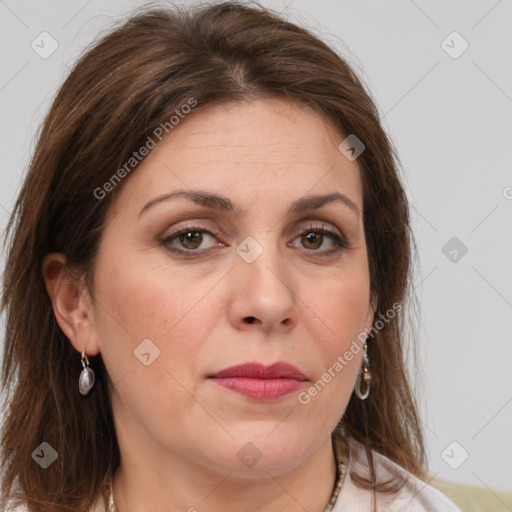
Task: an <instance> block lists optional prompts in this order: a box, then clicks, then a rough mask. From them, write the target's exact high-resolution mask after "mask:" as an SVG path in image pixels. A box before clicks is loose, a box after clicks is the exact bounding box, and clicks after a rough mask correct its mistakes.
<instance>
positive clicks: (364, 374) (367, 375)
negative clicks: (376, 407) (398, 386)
mask: <svg viewBox="0 0 512 512" xmlns="http://www.w3.org/2000/svg"><path fill="white" fill-rule="evenodd" d="M361 378H362V379H361ZM361 380H363V382H364V384H365V386H366V391H365V392H364V393H363V392H362V391H361ZM371 380H372V374H371V372H370V360H369V359H368V345H367V344H366V340H364V342H363V363H362V365H361V368H359V372H358V374H357V378H356V385H355V388H354V391H355V392H356V395H357V397H358V398H359V399H360V400H366V399H367V398H368V395H369V394H370V381H371Z"/></svg>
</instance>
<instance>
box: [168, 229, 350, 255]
mask: <svg viewBox="0 0 512 512" xmlns="http://www.w3.org/2000/svg"><path fill="white" fill-rule="evenodd" d="M190 231H192V232H197V231H198V232H201V233H207V234H209V235H212V236H214V237H215V236H216V235H217V234H218V233H219V232H220V230H219V229H217V228H216V227H215V226H200V225H192V224H190V225H189V224H187V225H186V226H185V227H184V228H182V229H179V230H178V231H176V232H174V233H171V234H170V235H168V236H166V237H164V238H163V239H161V240H159V242H160V243H161V244H162V245H163V246H165V248H166V249H167V250H168V251H171V252H173V253H174V254H176V255H178V256H184V255H187V256H188V257H190V256H192V257H198V256H201V253H202V252H203V251H209V249H179V248H177V247H172V248H171V247H169V246H168V245H167V244H169V243H170V242H171V241H172V240H174V239H175V238H177V237H179V236H180V235H183V234H185V233H188V232H190ZM306 233H317V234H322V235H327V236H329V237H331V239H332V240H333V241H334V242H335V244H336V247H334V248H333V249H329V250H324V251H318V250H315V249H310V250H308V249H306V250H307V251H308V252H310V251H311V252H314V253H317V254H315V256H316V257H321V258H323V257H329V256H332V255H334V254H336V253H338V252H340V251H341V250H343V249H349V244H348V242H347V240H346V239H345V237H344V236H340V235H339V234H338V233H335V232H334V231H331V230H329V229H325V228H324V224H321V225H319V224H310V225H309V226H308V227H307V229H304V230H302V231H300V232H299V233H297V234H296V235H295V237H294V240H295V239H296V238H297V237H299V236H301V235H304V234H306ZM194 253H196V254H194Z"/></svg>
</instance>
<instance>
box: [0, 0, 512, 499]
mask: <svg viewBox="0 0 512 512" xmlns="http://www.w3.org/2000/svg"><path fill="white" fill-rule="evenodd" d="M143 3H144V2H129V1H123V2H121V1H113V0H108V1H103V2H101V3H100V2H99V0H90V1H89V2H87V1H83V2H79V1H67V2H64V1H63V0H61V1H57V0H52V1H48V0H47V1H45V2H37V1H35V0H33V1H27V0H24V1H18V2H15V1H14V0H5V1H0V38H1V47H2V49H3V51H2V56H1V63H0V70H1V75H0V106H1V112H2V116H1V123H0V130H1V131H0V157H1V166H0V205H1V207H0V223H1V227H2V228H3V227H4V226H5V223H6V220H7V218H8V212H9V211H10V210H11V208H12V206H13V201H14V197H15V195H16V193H17V191H18V190H19V187H20V183H21V180H22V176H23V173H24V171H25V167H26V164H27V162H28V159H29V155H30V153H31V151H32V149H33V145H34V136H35V134H36V131H37V129H38V126H39V124H40V123H41V121H42V119H43V116H44V114H45V113H46V111H47V109H48V108H49V106H50V102H51V100H52V98H53V96H54V94H55V92H56V90H57V87H58V85H59V84H60V83H61V82H62V81H63V79H64V78H65V76H66V75H67V73H68V68H67V66H69V65H71V63H72V62H73V61H74V60H75V58H76V56H77V55H78V53H79V52H80V51H81V50H82V49H83V48H84V47H85V46H86V45H87V44H88V43H89V42H90V41H91V40H92V39H93V38H94V37H95V36H96V35H97V34H98V33H99V32H100V31H102V30H106V29H108V24H109V23H111V22H112V21H115V20H118V19H120V18H121V17H122V16H123V15H125V14H126V13H128V12H129V11H130V10H131V8H133V7H135V6H137V5H141V4H143ZM182 3H184V4H190V3H195V2H191V1H190V2H182ZM261 3H262V4H263V5H265V6H268V7H272V8H274V9H276V10H278V11H283V10H284V11H285V12H286V13H287V16H288V18H289V19H290V20H292V21H295V22H297V23H299V24H302V25H305V26H307V27H309V28H310V29H312V30H313V31H314V32H316V33H317V34H318V35H320V36H321V37H322V38H324V40H326V41H327V42H329V43H331V44H332V45H334V46H336V47H337V48H338V49H339V50H340V51H341V52H342V53H343V54H344V55H345V57H346V58H347V59H348V60H349V61H350V62H351V63H352V64H353V65H354V66H355V67H356V69H357V70H358V72H359V74H360V76H361V77H362V78H363V80H364V81H365V83H366V84H367V86H368V87H369V88H370V90H371V92H372V94H373V96H374V98H375V99H376V102H377V105H378V108H379V111H380V112H381V116H382V119H383V123H384V127H385V129H386V130H387V131H388V133H389V134H390V136H391V138H392V140H393V141H394V143H395V145H396V147H397V149H398V152H399V155H400V159H401V163H402V167H403V170H404V174H405V181H406V187H407V190H408V194H409V198H410V201H411V205H412V207H413V221H414V229H415V233H416V239H417V243H418V249H419V265H418V266H417V269H416V276H415V281H414V282H415V291H416V293H417V294H418V298H419V301H420V305H421V309H422V318H421V326H420V328H419V329H418V333H417V335H415V338H416V340H415V341H416V342H417V343H418V345H419V347H420V355H421V358H422V368H423V374H424V375H422V379H421V380H418V381H417V383H416V385H417V386H418V388H419V389H420V390H421V393H420V396H421V404H422V409H423V419H424V424H425V429H426V434H427V441H428V449H429V454H430V470H431V471H432V472H433V473H434V474H435V475H436V476H437V477H438V478H444V479H447V480H453V481H458V482H466V483H470V484H474V485H485V486H489V487H493V488H497V489H503V490H512V435H511V431H512V429H511V427H512V376H511V375H512V364H511V363H512V344H511V334H510V328H511V324H512V321H511V320H512V315H511V313H512V272H511V270H510V266H511V263H512V236H511V229H510V225H511V222H510V221H511V220H512V216H511V214H512V173H511V169H510V163H511V162H512V145H511V140H510V135H511V133H512V131H511V128H512V115H511V114H512V68H511V66H510V63H511V62H512V59H511V53H512V30H511V23H510V22H511V19H512V3H511V2H510V0H499V1H495V0H492V1H487V0H486V1H466V0H465V1H449V2H440V1H435V2H427V1H425V0H423V1H420V0H415V1H413V0H409V1H406V0H393V1H390V0H388V1H382V0H381V1H376V0H375V1H366V2H357V1H355V0H350V1H348V0H343V1H335V0H316V1H314V2H312V1H307V0H295V1H290V0H288V2H286V3H284V2H282V1H279V2H278V1H270V0H267V1H265V0H262V2H261ZM44 31H46V32H48V33H49V34H50V35H51V36H52V37H53V38H54V39H55V40H56V41H57V43H58V48H57V50H56V51H55V52H54V53H53V54H52V55H51V56H49V57H48V58H46V59H43V58H41V57H40V56H39V55H38V54H37V53H36V52H35V51H34V50H33V49H32V48H31V43H32V42H33V41H35V43H34V44H39V45H40V46H42V43H41V42H40V41H41V37H43V36H40V34H41V33H42V32H44ZM454 31H456V32H458V33H459V34H460V36H461V37H462V38H463V39H464V40H465V41H467V43H468V44H469V47H468V48H467V50H466V51H465V52H463V53H462V54H461V55H458V53H459V52H460V50H461V49H463V44H464V43H463V41H462V40H461V39H460V38H459V39H458V36H450V37H448V36H449V35H450V34H451V33H452V32H454ZM447 37H448V39H446V38H447ZM445 40H446V42H445V43H444V44H442V42H443V41H445ZM38 42H39V43H38ZM47 43H48V41H47ZM45 48H46V49H48V48H49V43H48V44H45ZM445 50H448V51H449V52H451V53H452V56H450V55H449V54H448V53H447V52H446V51H445ZM453 56H456V57H457V58H453ZM453 237H457V240H455V241H452V244H454V245H448V246H446V247H445V244H447V243H448V241H449V240H450V239H452V238H453ZM461 244H464V246H465V247H466V248H467V253H465V254H463V251H462V250H461V248H463V246H462V245H461ZM444 247H445V249H444V252H443V248H444ZM454 250H455V251H456V252H453V251H454ZM445 253H446V254H445ZM453 260H455V261H453ZM27 307H30V306H29V305H27ZM41 342H44V340H41ZM77 376H78V375H77ZM454 442H455V444H452V443H454ZM466 453H467V455H466ZM466 456H467V459H466V460H464V459H465V457H466Z"/></svg>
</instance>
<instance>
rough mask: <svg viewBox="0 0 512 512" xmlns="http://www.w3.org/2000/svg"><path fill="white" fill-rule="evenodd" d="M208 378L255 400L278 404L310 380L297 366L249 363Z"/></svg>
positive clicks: (281, 363) (283, 363)
mask: <svg viewBox="0 0 512 512" xmlns="http://www.w3.org/2000/svg"><path fill="white" fill-rule="evenodd" d="M209 378H210V379H211V380H212V381H213V382H214V383H215V384H217V385H219V386H221V387H223V388H227V389H229V390H230V391H233V392H236V393H239V394H242V395H244V396H246V397H248V398H251V399H253V400H256V401H275V400H278V399H280V398H282V397H284V396H285V395H288V394H290V393H292V392H294V391H296V390H298V389H299V388H301V387H302V386H303V385H304V382H305V381H307V380H308V379H307V377H306V376H305V375H304V374H303V373H302V372H301V371H300V370H299V369H298V368H297V367H295V366H293V365H291V364H289V363H285V362H278V363H274V364H272V365H270V366H265V365H263V364H261V363H246V364H241V365H237V366H231V367H229V368H226V369H224V370H222V371H220V372H217V373H215V374H213V375H209Z"/></svg>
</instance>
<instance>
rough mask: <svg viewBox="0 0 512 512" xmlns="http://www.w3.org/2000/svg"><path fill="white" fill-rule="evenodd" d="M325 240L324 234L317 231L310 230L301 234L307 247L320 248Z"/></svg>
mask: <svg viewBox="0 0 512 512" xmlns="http://www.w3.org/2000/svg"><path fill="white" fill-rule="evenodd" d="M323 240H324V236H323V234H322V233H317V232H315V231H309V232H307V233H305V234H303V235H301V241H302V243H303V245H304V247H306V249H319V248H320V247H321V246H322V243H323Z"/></svg>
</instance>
